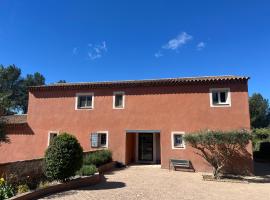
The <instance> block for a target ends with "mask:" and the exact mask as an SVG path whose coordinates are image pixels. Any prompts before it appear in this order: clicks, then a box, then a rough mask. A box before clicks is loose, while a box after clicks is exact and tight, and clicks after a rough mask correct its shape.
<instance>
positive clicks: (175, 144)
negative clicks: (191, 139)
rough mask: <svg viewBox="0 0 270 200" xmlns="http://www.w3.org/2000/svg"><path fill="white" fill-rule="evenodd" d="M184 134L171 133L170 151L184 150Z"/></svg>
mask: <svg viewBox="0 0 270 200" xmlns="http://www.w3.org/2000/svg"><path fill="white" fill-rule="evenodd" d="M184 134H185V133H184V132H172V138H171V139H172V149H185V142H184V138H183V136H184Z"/></svg>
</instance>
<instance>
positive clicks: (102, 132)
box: [90, 131, 109, 149]
mask: <svg viewBox="0 0 270 200" xmlns="http://www.w3.org/2000/svg"><path fill="white" fill-rule="evenodd" d="M94 133H97V134H106V145H104V146H101V144H100V141H98V147H92V138H91V141H90V142H91V143H90V146H91V148H95V149H98V148H104V149H108V147H109V131H96V132H94ZM90 135H91V134H90ZM90 137H91V136H90Z"/></svg>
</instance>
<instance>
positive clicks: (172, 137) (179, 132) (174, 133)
mask: <svg viewBox="0 0 270 200" xmlns="http://www.w3.org/2000/svg"><path fill="white" fill-rule="evenodd" d="M174 135H183V136H184V135H185V132H183V131H172V133H171V145H172V149H179V150H181V149H186V144H185V141H184V139H183V147H175V146H174Z"/></svg>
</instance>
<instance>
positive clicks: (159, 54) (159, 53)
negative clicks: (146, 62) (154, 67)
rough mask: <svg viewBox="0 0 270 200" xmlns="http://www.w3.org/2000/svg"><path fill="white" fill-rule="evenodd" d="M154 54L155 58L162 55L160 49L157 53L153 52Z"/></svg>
mask: <svg viewBox="0 0 270 200" xmlns="http://www.w3.org/2000/svg"><path fill="white" fill-rule="evenodd" d="M154 56H155V57H156V58H159V57H162V56H163V54H162V53H161V52H160V51H158V52H157V53H155V54H154Z"/></svg>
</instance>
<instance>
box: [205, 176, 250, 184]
mask: <svg viewBox="0 0 270 200" xmlns="http://www.w3.org/2000/svg"><path fill="white" fill-rule="evenodd" d="M202 177H203V180H204V181H216V182H230V183H249V182H248V181H247V180H246V179H244V178H243V177H239V176H229V175H228V176H223V177H221V178H219V179H216V178H214V176H213V175H202Z"/></svg>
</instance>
